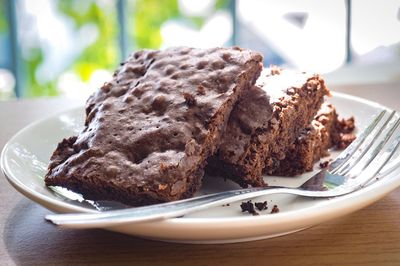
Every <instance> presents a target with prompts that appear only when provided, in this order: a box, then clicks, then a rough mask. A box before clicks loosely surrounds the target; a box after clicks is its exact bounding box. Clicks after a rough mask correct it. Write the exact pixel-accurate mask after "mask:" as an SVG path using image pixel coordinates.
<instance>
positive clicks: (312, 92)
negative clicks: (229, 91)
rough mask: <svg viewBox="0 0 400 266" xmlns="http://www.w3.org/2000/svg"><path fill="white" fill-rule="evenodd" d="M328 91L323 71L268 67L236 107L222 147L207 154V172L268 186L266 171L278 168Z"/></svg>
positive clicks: (244, 185) (270, 171)
mask: <svg viewBox="0 0 400 266" xmlns="http://www.w3.org/2000/svg"><path fill="white" fill-rule="evenodd" d="M325 95H329V90H328V88H327V87H326V86H325V82H324V80H323V79H322V77H320V76H319V75H312V74H307V73H304V72H297V71H291V70H281V69H279V68H278V67H275V66H273V67H271V68H269V69H265V70H264V71H263V73H262V74H261V76H260V78H259V79H258V80H257V82H256V86H254V87H253V88H252V89H251V91H247V92H246V94H245V95H244V96H243V97H242V98H241V99H240V101H239V103H238V104H237V105H236V106H235V108H234V110H233V111H232V114H231V117H230V119H229V122H228V127H227V130H226V133H225V135H224V137H223V141H222V143H221V146H220V148H219V151H218V152H217V154H216V155H215V156H213V157H212V158H210V159H209V160H208V161H209V164H208V167H207V172H208V173H209V174H210V175H222V176H224V177H227V178H230V179H232V180H234V181H236V182H237V183H239V184H240V185H241V186H243V187H246V186H248V185H252V186H264V185H265V183H264V181H263V178H262V174H263V172H265V173H273V172H274V170H275V169H277V168H279V163H280V161H282V160H284V159H285V156H286V152H287V149H288V148H289V147H291V146H292V145H293V143H294V142H295V140H296V138H297V136H298V135H299V134H300V132H301V131H302V130H303V129H304V128H306V127H307V126H308V125H309V124H310V123H311V121H312V120H313V118H314V116H315V115H316V114H317V112H318V110H319V109H320V107H321V104H322V102H323V101H324V96H325Z"/></svg>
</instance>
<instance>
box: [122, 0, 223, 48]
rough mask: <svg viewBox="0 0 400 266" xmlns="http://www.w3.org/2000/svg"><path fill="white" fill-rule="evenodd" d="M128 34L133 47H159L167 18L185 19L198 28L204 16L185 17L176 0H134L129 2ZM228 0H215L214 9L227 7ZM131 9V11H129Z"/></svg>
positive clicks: (204, 18)
mask: <svg viewBox="0 0 400 266" xmlns="http://www.w3.org/2000/svg"><path fill="white" fill-rule="evenodd" d="M199 1H201V0H199ZM129 4H130V5H129V11H130V12H129V14H131V13H134V15H133V16H129V17H128V23H129V25H133V27H129V29H130V31H129V36H130V38H131V39H132V40H133V41H134V48H137V49H140V48H154V49H157V48H160V46H161V44H162V37H161V31H160V30H161V26H162V25H163V24H164V23H165V22H166V21H168V20H171V19H181V20H186V22H187V23H188V24H191V25H193V26H194V27H196V28H198V29H200V28H201V27H202V26H203V24H204V22H205V21H206V19H207V18H206V17H200V16H196V17H185V16H183V15H182V14H181V13H180V12H179V6H178V0H136V1H130V2H129ZM228 5H229V0H217V1H215V7H214V11H216V10H219V9H224V8H227V6H228ZM131 11H132V12H131Z"/></svg>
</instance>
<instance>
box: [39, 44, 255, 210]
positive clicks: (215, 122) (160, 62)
mask: <svg viewBox="0 0 400 266" xmlns="http://www.w3.org/2000/svg"><path fill="white" fill-rule="evenodd" d="M261 70H262V56H261V55H260V54H258V53H255V52H252V51H250V50H244V49H240V48H213V49H194V48H187V47H178V48H170V49H166V50H160V51H158V50H143V51H138V52H135V53H133V54H131V55H130V57H129V58H128V59H127V61H125V62H124V63H122V64H121V67H120V68H119V69H118V70H117V71H116V72H115V74H114V77H113V79H112V80H111V81H110V82H108V83H106V84H104V85H103V86H102V87H101V88H100V89H99V90H98V91H97V92H96V93H95V94H93V95H92V96H91V97H90V98H89V99H88V101H87V104H86V121H85V127H84V129H83V131H82V132H81V133H80V134H79V135H78V136H74V137H70V138H67V139H64V140H63V141H62V142H61V143H60V144H58V147H57V148H56V150H55V152H54V154H53V155H52V157H51V161H50V165H49V168H48V173H47V175H46V177H45V182H46V185H48V186H62V187H65V188H68V189H70V190H72V191H75V192H78V193H81V194H82V195H83V196H84V197H85V198H86V199H91V200H116V201H120V202H123V203H126V204H130V205H135V206H139V205H145V204H152V203H158V202H166V201H172V200H178V199H183V198H187V197H190V196H192V195H193V193H194V192H196V191H197V190H198V188H199V186H200V184H201V179H202V176H203V172H204V165H205V160H206V158H207V157H209V156H210V155H212V154H213V153H214V152H215V151H216V149H217V147H218V145H219V143H220V139H221V134H222V133H223V132H224V131H225V128H226V124H227V120H228V118H229V115H230V113H231V110H232V108H233V106H234V105H235V103H236V101H237V99H238V98H239V97H240V96H241V94H242V93H243V92H244V91H246V90H248V89H249V88H250V87H251V86H253V85H254V83H255V81H256V79H257V78H258V76H259V74H260V72H261Z"/></svg>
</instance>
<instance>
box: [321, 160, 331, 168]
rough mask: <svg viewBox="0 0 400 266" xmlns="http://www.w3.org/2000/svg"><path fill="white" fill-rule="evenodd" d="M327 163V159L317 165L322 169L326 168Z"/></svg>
mask: <svg viewBox="0 0 400 266" xmlns="http://www.w3.org/2000/svg"><path fill="white" fill-rule="evenodd" d="M328 165H329V161H324V162H322V163H320V164H319V167H320V168H321V169H324V168H327V167H328Z"/></svg>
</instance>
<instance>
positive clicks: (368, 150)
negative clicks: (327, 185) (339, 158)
mask: <svg viewBox="0 0 400 266" xmlns="http://www.w3.org/2000/svg"><path fill="white" fill-rule="evenodd" d="M394 114H395V112H394V113H392V114H391V116H390V117H389V118H388V120H387V121H386V122H385V124H384V125H383V126H382V127H381V128H380V130H379V132H378V134H377V135H375V136H374V138H373V140H372V141H371V142H370V143H369V144H368V145H367V146H366V147H365V148H364V147H362V148H360V151H361V154H360V155H358V156H355V157H354V156H353V158H354V159H353V160H349V161H348V162H347V164H346V165H345V166H343V167H342V168H341V169H340V170H339V171H338V174H339V175H347V174H348V173H349V172H350V171H351V170H353V169H354V168H355V167H356V166H357V168H361V169H358V170H359V171H358V173H360V172H361V171H362V170H363V169H365V168H366V167H367V166H368V165H369V163H371V161H372V160H373V159H374V158H375V157H376V155H378V153H379V152H380V151H381V150H382V148H383V146H384V145H385V144H386V143H387V142H388V140H389V139H390V137H391V136H392V135H393V133H394V132H395V130H396V129H397V128H398V126H399V124H400V118H397V119H396V122H395V123H394V124H393V125H392V126H390V127H389V128H388V132H387V134H386V135H385V137H384V138H383V140H381V141H380V142H379V144H378V145H376V147H375V148H374V149H372V146H373V145H374V144H375V143H376V140H377V139H378V138H379V136H380V135H381V134H382V133H383V131H384V130H385V129H386V128H387V127H388V124H389V123H390V121H392V118H393V117H394ZM363 158H367V161H366V162H365V163H363V165H362V164H361V163H362V162H363V161H362V159H363ZM353 174H354V175H357V173H353Z"/></svg>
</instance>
